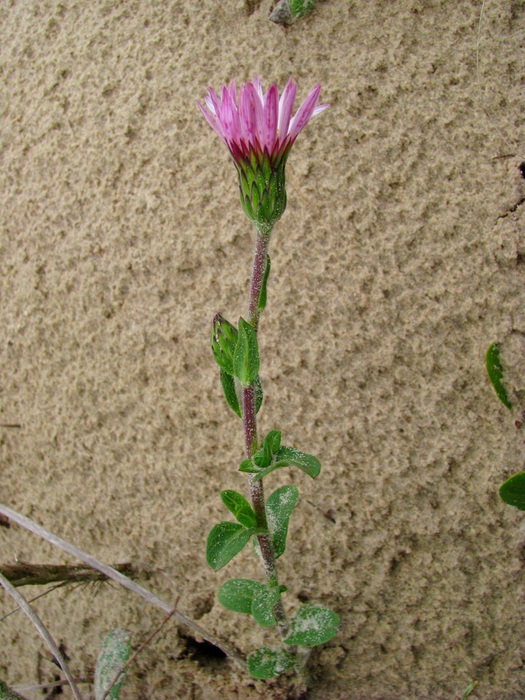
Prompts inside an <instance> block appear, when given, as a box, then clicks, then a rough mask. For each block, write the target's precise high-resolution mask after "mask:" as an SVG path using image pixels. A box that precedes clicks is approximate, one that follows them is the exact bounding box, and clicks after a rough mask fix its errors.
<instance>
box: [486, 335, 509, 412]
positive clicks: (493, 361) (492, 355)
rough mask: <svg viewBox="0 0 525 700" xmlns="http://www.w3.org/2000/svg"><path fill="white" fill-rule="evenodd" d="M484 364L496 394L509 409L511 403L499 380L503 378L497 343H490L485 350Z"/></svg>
mask: <svg viewBox="0 0 525 700" xmlns="http://www.w3.org/2000/svg"><path fill="white" fill-rule="evenodd" d="M485 365H486V367H487V373H488V375H489V379H490V381H491V383H492V386H493V387H494V390H495V392H496V394H497V395H498V398H499V400H500V401H501V403H503V404H504V405H505V406H506V407H507V408H510V409H511V408H512V404H511V402H510V401H509V399H508V397H507V392H506V390H505V387H504V386H503V384H502V381H501V380H502V379H503V367H502V365H501V362H500V359H499V344H498V343H492V345H491V346H490V347H489V349H488V350H487V354H486V355H485Z"/></svg>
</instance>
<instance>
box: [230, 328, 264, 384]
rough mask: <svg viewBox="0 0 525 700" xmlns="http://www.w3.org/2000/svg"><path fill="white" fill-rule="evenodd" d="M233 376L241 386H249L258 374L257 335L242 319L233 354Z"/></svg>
mask: <svg viewBox="0 0 525 700" xmlns="http://www.w3.org/2000/svg"><path fill="white" fill-rule="evenodd" d="M233 374H234V375H235V376H236V377H237V379H238V380H239V381H240V383H241V384H242V385H243V386H251V384H253V383H254V381H255V380H256V379H257V376H258V374H259V348H258V345H257V333H256V332H255V329H254V328H253V326H251V325H250V324H249V323H247V322H246V321H245V320H244V319H243V318H241V319H240V320H239V336H238V339H237V345H236V346H235V352H234V353H233Z"/></svg>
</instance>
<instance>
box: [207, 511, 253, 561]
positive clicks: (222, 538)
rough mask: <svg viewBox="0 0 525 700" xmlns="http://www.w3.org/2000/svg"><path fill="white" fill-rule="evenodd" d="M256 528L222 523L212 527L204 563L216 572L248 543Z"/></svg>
mask: <svg viewBox="0 0 525 700" xmlns="http://www.w3.org/2000/svg"><path fill="white" fill-rule="evenodd" d="M255 529H256V528H253V527H252V528H246V527H244V526H243V525H238V524H237V523H228V522H223V523H219V524H218V525H215V526H214V527H212V529H211V531H210V534H209V535H208V539H207V541H206V561H207V562H208V564H209V565H210V566H211V568H212V569H214V570H215V571H218V570H219V569H221V568H222V567H223V566H225V564H227V563H228V562H229V561H230V560H231V559H233V557H234V556H235V555H236V554H238V553H239V552H240V551H241V550H242V549H243V548H244V547H245V546H246V544H247V543H248V540H249V539H250V537H251V536H252V535H253V534H254V532H255Z"/></svg>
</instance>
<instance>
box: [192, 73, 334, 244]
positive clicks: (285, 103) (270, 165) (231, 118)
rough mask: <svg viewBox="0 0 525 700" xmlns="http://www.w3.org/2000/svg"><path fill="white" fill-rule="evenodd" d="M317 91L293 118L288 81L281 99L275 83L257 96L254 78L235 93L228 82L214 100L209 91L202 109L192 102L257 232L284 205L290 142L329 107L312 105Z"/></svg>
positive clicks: (265, 227) (268, 225)
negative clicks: (233, 169)
mask: <svg viewBox="0 0 525 700" xmlns="http://www.w3.org/2000/svg"><path fill="white" fill-rule="evenodd" d="M320 90H321V86H320V85H316V86H315V87H314V88H313V89H312V90H311V91H310V93H309V94H308V96H307V97H306V99H305V100H304V102H303V103H302V105H301V106H300V107H299V109H298V110H297V112H296V114H295V116H293V117H292V111H293V105H294V101H295V93H296V91H297V86H296V85H295V83H293V82H292V80H291V79H290V80H288V83H287V84H286V87H285V88H284V90H283V94H282V95H281V97H279V91H278V90H277V86H276V85H275V83H273V84H272V85H270V87H269V88H268V91H267V92H266V94H263V91H262V88H261V83H260V82H259V78H257V77H256V78H254V79H253V81H252V82H247V83H246V85H243V86H242V87H241V88H240V89H239V91H238V92H237V88H236V87H235V83H234V82H233V81H232V83H231V84H230V87H227V86H226V85H225V86H223V88H222V90H221V96H220V97H219V96H218V95H217V94H216V93H215V91H214V90H213V89H212V88H210V89H209V90H208V94H207V95H206V97H205V98H204V105H202V104H200V103H199V102H197V105H198V107H199V109H200V111H201V112H202V114H203V115H204V118H205V119H206V121H207V122H208V124H209V125H210V126H211V127H212V129H214V131H216V132H217V134H218V135H219V136H220V138H221V139H222V140H223V141H224V143H225V144H226V146H227V147H228V149H229V151H230V153H231V156H232V158H233V160H234V163H235V165H236V166H237V171H238V173H239V184H240V189H241V204H242V206H243V209H244V211H245V213H246V214H247V216H248V217H249V218H250V219H251V220H252V221H253V222H254V224H255V225H256V226H257V227H258V228H259V229H260V230H262V231H263V232H268V231H270V230H271V228H272V227H273V225H274V223H275V222H276V221H277V220H278V219H279V218H280V217H281V215H282V213H283V212H284V209H285V207H286V191H285V180H284V166H285V165H286V159H287V158H288V154H289V153H290V149H291V147H292V145H293V143H294V141H295V139H296V138H297V137H298V136H299V133H300V132H301V131H302V129H304V127H305V126H306V125H307V124H308V122H309V121H310V119H311V118H312V117H315V116H316V115H317V114H320V113H321V112H323V111H324V110H325V109H326V108H327V107H328V106H329V105H327V104H320V105H318V104H317V100H318V97H319V92H320Z"/></svg>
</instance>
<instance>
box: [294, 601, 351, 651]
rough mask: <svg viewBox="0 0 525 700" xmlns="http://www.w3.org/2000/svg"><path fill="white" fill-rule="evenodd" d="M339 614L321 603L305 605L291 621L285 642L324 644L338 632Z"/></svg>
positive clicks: (309, 644)
mask: <svg viewBox="0 0 525 700" xmlns="http://www.w3.org/2000/svg"><path fill="white" fill-rule="evenodd" d="M338 629H339V616H338V615H337V614H336V613H335V612H333V611H332V610H329V609H328V608H324V607H322V606H321V605H303V607H302V608H300V609H299V611H298V612H297V614H296V615H295V616H294V617H293V618H292V620H291V622H290V632H289V634H288V636H287V637H286V639H285V640H284V643H285V644H299V645H300V646H303V647H314V646H316V645H317V644H324V643H325V642H328V640H330V639H332V637H333V636H334V635H335V634H337V630H338Z"/></svg>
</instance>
